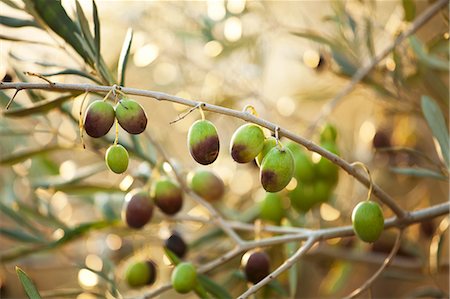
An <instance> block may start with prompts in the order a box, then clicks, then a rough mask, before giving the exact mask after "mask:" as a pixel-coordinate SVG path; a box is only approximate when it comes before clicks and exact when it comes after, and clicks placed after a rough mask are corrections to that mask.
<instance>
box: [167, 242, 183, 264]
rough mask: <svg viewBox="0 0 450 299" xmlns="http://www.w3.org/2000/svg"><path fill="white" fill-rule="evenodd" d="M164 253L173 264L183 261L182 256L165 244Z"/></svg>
mask: <svg viewBox="0 0 450 299" xmlns="http://www.w3.org/2000/svg"><path fill="white" fill-rule="evenodd" d="M163 249H164V254H165V255H166V256H167V258H168V259H169V260H170V262H171V263H172V264H173V265H175V266H176V265H178V264H179V263H181V260H180V258H179V257H178V256H177V255H176V254H175V253H174V252H173V251H172V250H170V249H168V248H167V247H165V246H164V248H163Z"/></svg>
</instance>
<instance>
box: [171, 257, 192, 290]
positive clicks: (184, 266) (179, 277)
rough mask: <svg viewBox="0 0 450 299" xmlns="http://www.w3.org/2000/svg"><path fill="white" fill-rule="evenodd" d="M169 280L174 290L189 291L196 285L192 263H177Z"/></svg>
mask: <svg viewBox="0 0 450 299" xmlns="http://www.w3.org/2000/svg"><path fill="white" fill-rule="evenodd" d="M171 281H172V286H173V288H174V289H175V291H177V292H178V293H181V294H186V293H189V292H190V291H192V290H193V289H194V288H195V286H196V285H197V270H196V269H195V267H194V265H192V263H188V262H183V263H179V264H178V265H177V266H176V267H175V269H174V270H173V272H172V276H171Z"/></svg>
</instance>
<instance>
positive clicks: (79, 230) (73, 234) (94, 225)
mask: <svg viewBox="0 0 450 299" xmlns="http://www.w3.org/2000/svg"><path fill="white" fill-rule="evenodd" d="M116 223H117V221H106V220H100V221H94V222H88V223H82V224H80V225H78V226H76V227H74V228H72V229H67V230H65V231H64V236H63V237H62V238H61V239H59V240H57V241H56V242H55V246H56V245H61V244H64V243H67V242H68V241H71V240H73V239H75V238H78V237H80V236H82V235H84V234H86V233H88V232H90V231H92V230H98V229H103V228H106V227H111V226H113V225H114V224H116Z"/></svg>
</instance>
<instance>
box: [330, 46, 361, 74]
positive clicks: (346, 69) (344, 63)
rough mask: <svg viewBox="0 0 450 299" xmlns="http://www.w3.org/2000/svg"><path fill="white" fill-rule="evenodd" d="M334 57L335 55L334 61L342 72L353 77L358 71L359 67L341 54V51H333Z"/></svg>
mask: <svg viewBox="0 0 450 299" xmlns="http://www.w3.org/2000/svg"><path fill="white" fill-rule="evenodd" d="M331 52H332V55H333V59H334V61H336V63H337V64H338V66H339V69H340V71H341V72H342V73H343V74H345V75H347V76H349V77H351V76H353V74H354V73H355V72H356V71H357V69H358V68H357V66H355V65H354V64H353V63H352V62H351V61H350V60H349V59H348V57H346V55H345V54H343V53H341V52H340V51H337V50H335V49H332V51H331Z"/></svg>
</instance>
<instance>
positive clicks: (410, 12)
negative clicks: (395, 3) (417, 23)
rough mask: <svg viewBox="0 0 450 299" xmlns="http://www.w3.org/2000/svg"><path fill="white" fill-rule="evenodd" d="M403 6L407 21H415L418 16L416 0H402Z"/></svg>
mask: <svg viewBox="0 0 450 299" xmlns="http://www.w3.org/2000/svg"><path fill="white" fill-rule="evenodd" d="M402 4H403V11H404V13H405V21H407V22H411V21H413V20H414V17H415V16H416V4H415V3H414V0H402Z"/></svg>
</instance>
